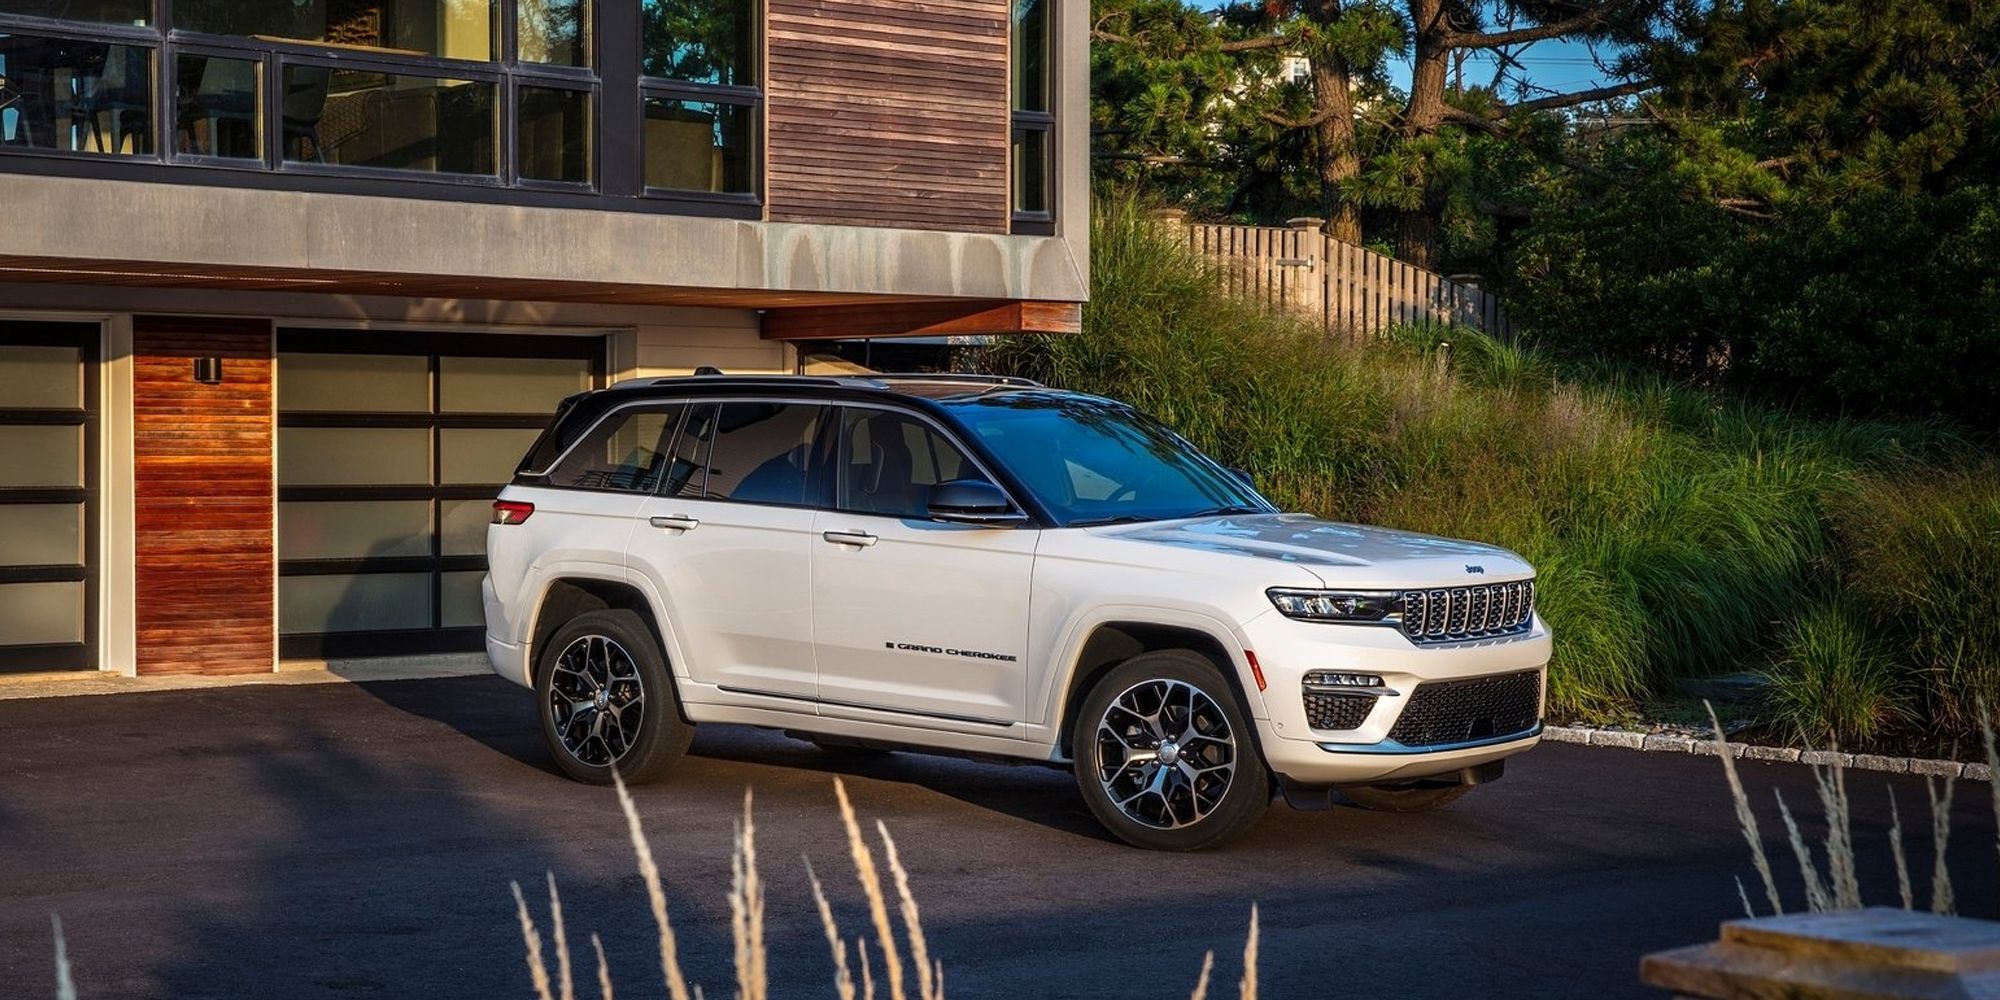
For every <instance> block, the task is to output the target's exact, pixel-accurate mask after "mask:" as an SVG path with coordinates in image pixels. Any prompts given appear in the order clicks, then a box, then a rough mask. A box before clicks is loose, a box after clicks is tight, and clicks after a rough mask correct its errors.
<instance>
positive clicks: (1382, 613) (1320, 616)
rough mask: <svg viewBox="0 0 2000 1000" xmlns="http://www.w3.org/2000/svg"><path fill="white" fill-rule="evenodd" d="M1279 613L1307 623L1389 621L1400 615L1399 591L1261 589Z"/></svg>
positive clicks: (1401, 608) (1401, 605)
mask: <svg viewBox="0 0 2000 1000" xmlns="http://www.w3.org/2000/svg"><path fill="white" fill-rule="evenodd" d="M1264 593H1265V594H1266V595H1268V596H1269V597H1270V598H1271V603H1272V604H1273V605H1275V606H1276V607H1277V609H1278V611H1279V613H1280V614H1283V615H1284V616H1285V617H1287V618H1297V619H1299V620H1300V621H1308V622H1354V623H1360V624H1368V623H1372V622H1383V621H1388V620H1390V619H1391V618H1392V617H1394V616H1397V615H1400V614H1402V611H1403V595H1402V593H1401V592H1400V591H1380V590H1287V589H1285V588H1282V587H1273V588H1271V589H1270V590H1267V591H1265V592H1264Z"/></svg>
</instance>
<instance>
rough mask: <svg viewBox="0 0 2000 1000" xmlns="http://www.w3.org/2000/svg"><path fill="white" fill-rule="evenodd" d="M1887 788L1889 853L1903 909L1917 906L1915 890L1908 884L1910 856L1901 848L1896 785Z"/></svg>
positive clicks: (1900, 819) (1899, 814)
mask: <svg viewBox="0 0 2000 1000" xmlns="http://www.w3.org/2000/svg"><path fill="white" fill-rule="evenodd" d="M1888 788H1889V853H1890V855H1891V856H1893V857H1894V858H1895V859H1896V894H1897V896H1898V897H1899V898H1901V899H1902V901H1903V909H1905V910H1914V909H1916V908H1917V897H1916V892H1915V890H1913V889H1912V888H1911V886H1910V857H1909V855H1908V853H1906V852H1905V851H1904V849H1903V814H1902V812H1901V811H1900V810H1898V809H1897V808H1896V786H1894V785H1890V786H1888Z"/></svg>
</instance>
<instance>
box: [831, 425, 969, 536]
mask: <svg viewBox="0 0 2000 1000" xmlns="http://www.w3.org/2000/svg"><path fill="white" fill-rule="evenodd" d="M836 456H837V457H836V459H835V465H836V466H837V467H838V475H839V478H840V486H839V489H838V491H837V492H838V496H837V498H836V502H835V504H834V505H835V506H836V507H838V508H839V509H841V510H846V511H853V512H855V513H857V514H879V515H882V516H884V517H905V518H907V517H923V516H924V511H925V501H926V499H927V497H928V495H929V492H930V487H931V486H933V485H934V484H937V483H942V482H949V481H951V480H953V479H962V478H966V477H969V476H970V477H977V476H978V475H979V470H978V468H977V467H976V466H974V465H973V464H972V463H971V462H969V461H967V460H966V457H965V455H964V454H963V453H961V452H960V451H959V450H958V449H957V448H955V447H953V446H952V444H951V442H950V441H949V440H947V439H945V438H944V437H943V436H942V435H940V434H938V433H937V432H936V431H934V430H932V429H931V427H930V425H929V424H926V423H924V422H923V421H921V420H918V419H916V418H914V417H909V416H905V415H903V414H900V413H892V412H890V411H887V410H865V409H858V408H856V409H847V410H842V411H841V417H840V444H839V447H838V450H837V452H836Z"/></svg>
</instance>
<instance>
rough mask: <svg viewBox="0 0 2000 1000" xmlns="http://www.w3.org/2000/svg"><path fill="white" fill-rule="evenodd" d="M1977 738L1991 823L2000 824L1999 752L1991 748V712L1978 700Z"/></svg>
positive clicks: (1997, 843) (1998, 836) (1998, 841)
mask: <svg viewBox="0 0 2000 1000" xmlns="http://www.w3.org/2000/svg"><path fill="white" fill-rule="evenodd" d="M1979 736H1980V738H1981V739H1982V740H1984V741H1985V742H1986V788H1987V791H1988V792H1989V793H1991V794H1992V796H1993V822H1994V823H1996V824H2000V750H1995V749H1994V746H1993V711H1992V709H1990V708H1989V707H1987V704H1986V699H1984V698H1981V699H1979ZM1993 836H1994V843H1993V846H1994V849H1995V850H2000V826H1996V827H1995V828H1994V833H1993Z"/></svg>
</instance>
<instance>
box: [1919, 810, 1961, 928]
mask: <svg viewBox="0 0 2000 1000" xmlns="http://www.w3.org/2000/svg"><path fill="white" fill-rule="evenodd" d="M1956 784H1957V779H1955V778H1946V779H1944V797H1943V798H1939V797H1938V791H1937V783H1936V782H1935V781H1932V780H1931V779H1929V778H1925V779H1924V790H1925V791H1927V792H1929V793H1930V797H1931V850H1932V851H1933V852H1935V853H1934V854H1933V861H1932V863H1931V912H1932V913H1939V914H1943V915H1944V916H1947V917H1949V916H1952V915H1954V914H1955V913H1957V912H1958V901H1957V899H1955V898H1954V894H1953V892H1952V888H1951V869H1950V868H1949V867H1947V866H1946V864H1945V849H1946V848H1947V847H1948V846H1949V845H1950V843H1951V799H1952V795H1953V794H1955V791H1956V789H1955V788H1954V786H1955V785H1956Z"/></svg>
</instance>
